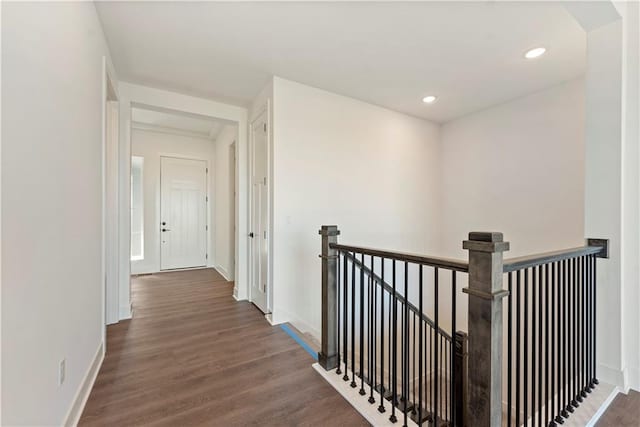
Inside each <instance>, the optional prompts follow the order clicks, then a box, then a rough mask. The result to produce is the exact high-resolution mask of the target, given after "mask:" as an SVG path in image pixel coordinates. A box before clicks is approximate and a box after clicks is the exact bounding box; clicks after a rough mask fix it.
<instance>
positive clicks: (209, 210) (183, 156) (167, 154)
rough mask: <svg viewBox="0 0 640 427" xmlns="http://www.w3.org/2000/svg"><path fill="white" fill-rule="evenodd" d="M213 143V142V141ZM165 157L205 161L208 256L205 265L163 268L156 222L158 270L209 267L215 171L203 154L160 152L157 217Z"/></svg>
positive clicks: (158, 230)
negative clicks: (163, 159) (212, 190)
mask: <svg viewBox="0 0 640 427" xmlns="http://www.w3.org/2000/svg"><path fill="white" fill-rule="evenodd" d="M212 145H213V142H212ZM163 157H170V158H173V159H182V160H197V161H201V162H204V163H205V168H206V170H207V172H206V175H207V179H206V183H207V187H206V189H205V194H206V195H207V209H206V211H207V215H206V217H207V224H206V225H207V228H206V230H205V233H206V236H207V258H206V263H205V266H204V267H186V268H172V269H167V270H163V269H162V232H161V231H160V224H156V226H157V228H156V233H157V234H158V272H160V273H162V272H167V271H180V270H198V269H201V268H208V267H211V266H212V258H213V256H212V253H211V250H212V248H213V242H212V241H211V227H212V224H211V215H212V212H213V210H212V208H211V206H212V204H213V203H212V200H213V194H211V189H212V188H213V185H211V182H210V180H211V177H212V176H214V175H213V172H212V171H211V169H210V168H211V166H210V164H209V163H210V162H209V159H207V158H204V157H202V156H192V155H186V154H179V153H170V152H160V153H158V164H159V165H160V167H159V168H158V188H157V189H156V195H157V200H158V202H157V204H156V217H157V218H158V219H161V218H162V158H163Z"/></svg>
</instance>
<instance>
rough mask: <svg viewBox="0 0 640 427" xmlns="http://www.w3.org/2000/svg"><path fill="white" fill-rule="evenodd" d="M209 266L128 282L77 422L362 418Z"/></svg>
mask: <svg viewBox="0 0 640 427" xmlns="http://www.w3.org/2000/svg"><path fill="white" fill-rule="evenodd" d="M232 289H233V283H232V282H227V281H225V280H224V278H223V277H222V276H221V275H220V274H219V273H218V272H216V271H215V270H213V269H204V270H193V271H180V272H170V273H161V274H153V275H147V276H140V277H137V278H134V279H133V280H132V300H133V304H134V319H133V320H130V321H123V322H120V323H118V324H116V325H113V326H109V327H108V332H107V354H106V357H105V360H104V363H103V365H102V368H101V370H100V373H99V375H98V377H97V379H96V382H95V386H94V388H93V390H92V391H91V395H90V396H89V400H88V402H87V405H86V407H85V410H84V412H83V414H82V418H81V420H80V425H83V426H90V425H167V426H169V425H172V426H175V425H188V426H191V425H225V426H229V425H234V426H235V425H255V424H260V425H314V426H317V425H333V426H336V425H348V426H353V425H366V422H365V421H364V419H362V418H361V417H360V415H359V414H358V413H357V412H356V411H355V410H354V409H353V408H352V407H351V405H349V404H348V403H347V402H346V401H345V400H344V399H343V398H342V397H341V396H340V395H339V394H338V393H336V392H335V391H334V390H333V388H331V386H330V385H328V384H327V383H326V382H325V381H324V380H323V379H322V378H321V377H320V376H319V375H318V374H317V373H316V372H315V371H314V370H313V369H312V368H311V364H312V363H313V359H312V358H311V357H310V356H309V354H308V353H307V352H306V351H305V350H304V349H303V348H302V347H300V346H299V345H298V344H297V343H296V342H295V341H294V340H293V339H292V338H290V337H289V336H288V335H287V334H286V333H285V332H284V331H283V330H282V329H281V328H279V327H272V326H270V325H269V324H268V323H267V322H266V320H265V319H264V317H263V315H262V314H261V313H260V312H259V311H258V310H257V309H256V308H255V307H254V306H253V305H252V304H251V303H249V302H246V301H242V302H236V301H235V300H234V299H233V297H232V296H231V295H232Z"/></svg>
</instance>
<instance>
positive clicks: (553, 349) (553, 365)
mask: <svg viewBox="0 0 640 427" xmlns="http://www.w3.org/2000/svg"><path fill="white" fill-rule="evenodd" d="M556 267H557V268H556ZM559 267H560V265H559V264H558V265H557V266H556V263H553V264H551V281H552V282H551V421H550V422H549V425H550V426H555V425H556V421H558V419H560V421H559V422H562V418H560V416H559V415H557V412H556V406H557V407H558V408H559V401H558V397H557V396H556V389H555V385H556V383H557V382H558V379H557V377H556V342H555V341H556V311H557V307H556V284H557V280H556V279H557V278H558V277H559V275H558V276H556V270H557V269H559Z"/></svg>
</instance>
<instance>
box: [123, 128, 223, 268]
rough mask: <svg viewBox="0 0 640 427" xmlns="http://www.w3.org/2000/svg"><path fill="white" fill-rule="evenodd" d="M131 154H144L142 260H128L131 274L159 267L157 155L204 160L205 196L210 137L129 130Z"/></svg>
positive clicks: (211, 160)
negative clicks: (205, 162) (205, 164)
mask: <svg viewBox="0 0 640 427" xmlns="http://www.w3.org/2000/svg"><path fill="white" fill-rule="evenodd" d="M131 155H132V156H139V157H143V158H144V169H143V172H142V173H143V178H142V181H143V188H142V192H143V198H144V203H143V209H144V260H140V261H132V262H131V272H132V274H140V273H155V272H158V271H160V157H161V156H173V157H184V158H192V159H199V160H206V161H207V165H208V167H209V176H208V182H207V185H208V188H207V191H208V193H209V200H212V199H213V198H214V197H215V196H214V195H213V194H212V189H213V188H214V187H213V185H214V179H213V175H214V174H213V173H212V172H213V171H212V170H211V169H212V165H213V164H214V142H213V141H212V140H210V139H205V138H197V137H192V136H185V135H178V134H170V133H166V132H157V131H153V130H142V129H136V128H133V129H132V130H131ZM211 206H212V203H209V204H208V206H207V210H208V217H209V222H208V223H209V236H208V238H207V242H208V243H207V244H208V248H209V250H208V253H209V254H210V255H209V258H210V259H211V249H212V246H211V242H212V241H213V239H212V235H213V230H212V226H211V224H213V210H212V209H211Z"/></svg>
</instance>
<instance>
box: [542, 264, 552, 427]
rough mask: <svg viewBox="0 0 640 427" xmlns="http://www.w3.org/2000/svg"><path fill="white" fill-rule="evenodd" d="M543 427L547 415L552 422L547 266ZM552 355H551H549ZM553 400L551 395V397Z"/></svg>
mask: <svg viewBox="0 0 640 427" xmlns="http://www.w3.org/2000/svg"><path fill="white" fill-rule="evenodd" d="M544 299H545V302H546V303H545V305H544V350H545V352H544V353H545V356H544V425H545V426H548V425H549V414H550V413H551V419H552V422H553V413H552V412H551V402H550V401H549V353H550V352H549V264H545V266H544ZM551 354H553V353H551ZM551 398H552V399H553V395H551Z"/></svg>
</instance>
